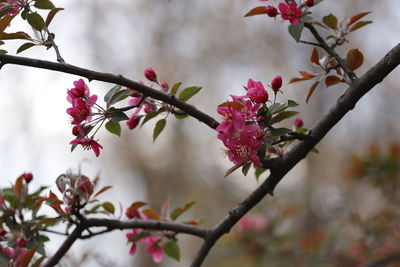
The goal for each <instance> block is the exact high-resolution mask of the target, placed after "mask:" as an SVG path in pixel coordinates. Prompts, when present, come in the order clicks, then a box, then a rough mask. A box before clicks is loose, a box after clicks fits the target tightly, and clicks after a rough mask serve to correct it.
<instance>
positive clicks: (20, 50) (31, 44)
mask: <svg viewBox="0 0 400 267" xmlns="http://www.w3.org/2000/svg"><path fill="white" fill-rule="evenodd" d="M32 46H35V44H34V43H24V44H23V45H21V46H20V47H19V48H18V50H17V54H19V53H21V52H22V51H24V50H26V49H29V48H31V47H32Z"/></svg>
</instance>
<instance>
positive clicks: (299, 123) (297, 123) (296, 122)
mask: <svg viewBox="0 0 400 267" xmlns="http://www.w3.org/2000/svg"><path fill="white" fill-rule="evenodd" d="M303 125H304V122H303V120H302V119H301V118H296V119H295V120H294V127H296V128H302V127H303Z"/></svg>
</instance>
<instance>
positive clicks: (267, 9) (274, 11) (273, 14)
mask: <svg viewBox="0 0 400 267" xmlns="http://www.w3.org/2000/svg"><path fill="white" fill-rule="evenodd" d="M265 13H267V15H268V16H269V17H272V18H274V17H276V15H278V10H277V9H276V8H275V7H273V6H267V7H265Z"/></svg>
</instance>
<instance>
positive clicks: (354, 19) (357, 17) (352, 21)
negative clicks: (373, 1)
mask: <svg viewBox="0 0 400 267" xmlns="http://www.w3.org/2000/svg"><path fill="white" fill-rule="evenodd" d="M369 13H371V11H368V12H362V13H359V14H357V15H354V16H353V17H351V19H350V22H349V23H347V26H350V25H351V24H353V23H354V22H356V21H357V20H359V19H361V18H362V17H364V16H366V15H368V14H369Z"/></svg>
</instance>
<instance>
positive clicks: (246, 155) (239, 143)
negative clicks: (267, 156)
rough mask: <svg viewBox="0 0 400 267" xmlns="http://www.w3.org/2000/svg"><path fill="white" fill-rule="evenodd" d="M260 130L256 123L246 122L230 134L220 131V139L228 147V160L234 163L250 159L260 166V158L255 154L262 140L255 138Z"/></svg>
mask: <svg viewBox="0 0 400 267" xmlns="http://www.w3.org/2000/svg"><path fill="white" fill-rule="evenodd" d="M259 132H260V126H258V124H254V123H253V124H248V125H245V126H244V127H243V128H242V129H236V131H235V132H234V133H232V134H230V133H220V134H218V136H217V137H218V139H220V140H221V141H222V142H223V143H224V145H225V146H226V147H227V148H228V150H227V154H228V158H229V160H230V161H232V162H233V163H235V164H242V163H244V162H246V161H248V160H251V161H252V162H253V163H254V164H255V165H257V166H261V165H262V163H261V160H260V158H259V157H258V155H257V151H258V150H260V148H261V147H262V142H261V141H260V140H258V139H257V135H258V133H259Z"/></svg>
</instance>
